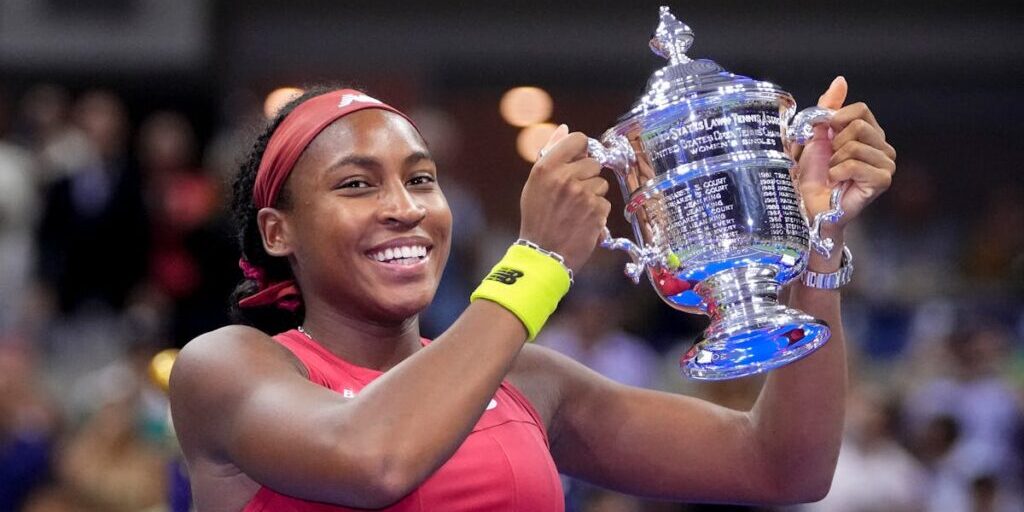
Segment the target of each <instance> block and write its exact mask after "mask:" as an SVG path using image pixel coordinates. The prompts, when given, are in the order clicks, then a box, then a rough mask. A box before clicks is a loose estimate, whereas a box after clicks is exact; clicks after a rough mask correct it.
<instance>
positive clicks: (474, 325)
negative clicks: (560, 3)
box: [170, 134, 610, 508]
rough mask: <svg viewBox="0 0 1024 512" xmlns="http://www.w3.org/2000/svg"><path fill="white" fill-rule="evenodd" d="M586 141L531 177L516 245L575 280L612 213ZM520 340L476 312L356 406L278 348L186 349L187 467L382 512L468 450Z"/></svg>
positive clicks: (482, 310)
mask: <svg viewBox="0 0 1024 512" xmlns="http://www.w3.org/2000/svg"><path fill="white" fill-rule="evenodd" d="M585 155H586V142H585V138H584V137H583V136H582V135H579V134H573V135H570V136H568V137H564V138H563V139H562V141H561V142H559V143H558V144H557V145H555V146H554V147H553V148H552V149H551V151H549V152H548V154H547V155H546V156H545V157H544V158H543V159H542V160H541V161H540V162H538V164H537V165H536V166H534V169H533V170H532V171H531V174H530V178H529V179H528V181H527V184H526V187H525V188H524V191H523V199H522V206H523V222H522V226H521V235H522V236H523V237H524V238H528V239H530V240H532V241H534V242H536V243H538V244H539V245H540V246H541V247H545V248H548V249H551V250H554V251H557V252H559V253H561V254H562V255H563V256H565V258H566V262H567V263H568V264H569V266H570V267H571V268H576V269H578V268H579V267H580V266H581V265H582V264H583V263H584V262H585V261H586V259H587V258H588V257H589V255H590V253H591V252H592V250H593V248H594V246H595V245H596V242H597V240H598V236H599V234H600V230H601V228H602V227H603V226H604V223H605V220H606V219H607V215H608V212H609V211H610V205H609V204H608V202H607V201H606V200H605V199H604V197H603V196H604V193H605V192H606V191H607V186H608V185H607V182H605V181H604V180H602V179H601V178H599V177H598V173H599V171H600V166H599V165H598V164H597V163H596V162H595V161H594V160H592V159H589V158H586V157H585ZM526 336H527V333H526V330H525V328H524V326H523V324H522V323H521V322H520V321H519V319H518V318H517V317H516V316H515V315H513V314H512V313H511V312H509V311H508V310H506V309H505V308H503V307H501V306H499V305H498V304H496V303H493V302H490V301H487V300H477V301H475V302H473V303H472V304H471V305H470V306H469V307H468V308H467V309H466V311H465V312H464V313H463V314H462V316H461V317H460V318H459V319H458V320H457V321H456V322H455V324H454V325H452V327H451V328H450V329H449V330H448V331H446V332H445V333H444V334H443V335H441V336H440V337H438V339H437V340H435V341H434V342H433V343H431V344H430V345H429V346H428V347H426V348H424V349H422V350H419V351H418V352H416V353H415V354H414V355H412V356H411V357H409V358H408V359H406V360H405V361H403V362H402V363H400V364H398V365H396V366H395V367H394V368H392V369H391V370H389V371H388V372H387V373H385V374H384V375H383V376H382V377H380V378H379V379H377V380H375V381H374V382H373V383H371V384H370V385H368V386H367V387H366V388H364V389H363V390H362V391H360V393H359V395H358V396H356V397H355V398H351V399H345V398H343V397H342V396H341V395H339V394H338V393H335V392H332V391H330V390H328V389H325V388H322V387H320V386H318V385H316V384H313V383H311V382H309V381H308V380H307V379H306V377H305V376H304V375H303V370H302V367H301V365H300V364H299V363H298V361H296V360H295V359H294V357H293V356H291V355H290V354H289V353H288V352H287V351H286V350H285V349H284V348H283V347H281V346H279V345H278V344H277V343H276V342H274V341H273V340H271V339H270V338H269V337H268V336H266V335H265V334H264V333H262V332H260V331H257V330H255V329H251V328H247V327H240V326H232V327H227V328H223V329H220V330H218V331H214V332H212V333H209V334H207V335H204V336H201V337H200V338H197V339H196V340H194V341H193V342H191V343H189V344H188V346H186V347H185V349H184V350H182V352H181V354H180V355H179V357H178V360H177V361H176V363H175V366H174V371H173V373H172V375H171V382H170V384H171V389H170V397H171V406H172V416H173V418H174V423H175V429H176V430H177V433H178V436H179V439H180V440H181V443H182V448H183V449H184V451H185V453H186V456H188V457H189V460H190V463H191V462H192V461H193V460H195V458H196V457H205V458H208V459H212V460H214V461H221V462H230V463H231V464H234V465H235V466H237V467H238V468H239V469H240V470H241V471H243V472H244V473H245V474H246V475H248V476H249V477H251V478H252V479H254V480H255V481H256V482H259V483H260V484H262V485H266V486H268V487H270V488H273V489H274V490H276V491H278V492H281V493H284V494H288V495H292V496H296V497H300V498H304V499H310V500H316V501H326V502H332V503H338V504H344V505H347V506H354V507H365V508H378V507H382V506H386V505H388V504H391V503H394V502H395V501H397V500H399V499H401V498H402V497H403V496H405V495H406V494H408V493H409V492H411V491H412V490H413V489H415V488H416V487H417V486H419V485H420V484H421V483H422V482H423V481H424V480H425V479H426V478H427V477H428V476H430V474H432V473H433V472H434V471H435V470H436V469H437V468H438V467H440V466H441V464H443V463H444V462H445V461H446V460H447V459H448V458H449V457H450V456H451V455H452V454H453V453H454V452H455V450H456V449H457V448H458V447H459V445H461V444H462V442H463V441H464V440H465V438H466V436H467V435H468V434H469V432H470V431H471V430H472V428H473V425H475V423H476V421H477V420H478V419H479V417H480V415H481V414H482V413H483V411H484V409H485V407H486V405H487V403H488V402H489V400H490V399H491V398H492V397H493V395H494V393H495V391H496V390H497V388H498V386H499V385H500V383H501V381H502V379H503V378H504V377H505V375H506V373H507V372H508V370H509V369H510V368H511V366H512V364H513V362H514V360H515V358H516V356H517V355H518V353H519V351H520V349H521V348H522V345H523V343H524V341H525V340H526Z"/></svg>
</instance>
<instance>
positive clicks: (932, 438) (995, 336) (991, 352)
mask: <svg viewBox="0 0 1024 512" xmlns="http://www.w3.org/2000/svg"><path fill="white" fill-rule="evenodd" d="M1008 342H1009V339H1008V333H1007V332H1006V331H1005V330H1003V329H1001V328H999V327H998V326H996V325H989V324H980V323H979V324H978V325H977V326H976V327H970V326H962V328H961V329H960V330H959V331H957V332H956V333H955V334H954V335H953V336H951V337H950V339H949V341H948V343H947V345H946V348H947V350H948V352H947V354H948V357H949V363H948V370H947V372H946V374H945V375H940V376H937V377H936V378H934V379H932V380H930V381H928V382H925V383H924V384H923V385H921V386H920V387H919V388H918V389H916V390H914V391H913V392H912V394H911V395H910V396H909V397H908V399H907V401H906V403H905V408H906V412H907V417H908V427H909V431H910V433H911V436H912V437H913V438H915V439H917V440H918V444H919V445H920V446H922V449H921V453H922V458H923V460H925V461H926V462H927V463H929V464H930V465H931V467H932V471H933V484H932V490H931V492H930V493H929V496H930V501H931V505H930V508H929V510H937V511H938V510H951V511H954V510H968V508H967V507H968V506H969V505H968V504H969V501H970V493H971V492H972V491H971V486H972V482H973V481H974V480H975V479H977V478H980V477H985V476H987V475H992V474H995V475H998V481H997V482H996V485H997V488H998V490H999V494H1000V497H999V500H998V501H1000V502H1004V501H1007V500H1009V502H1014V501H1016V502H1017V503H1024V501H1022V500H1024V498H1021V494H1020V487H1019V486H1020V482H1019V478H1018V475H1019V474H1020V471H1021V454H1020V453H1019V451H1018V450H1019V443H1018V436H1019V435H1020V433H1021V430H1020V429H1021V407H1020V404H1019V403H1018V402H1017V394H1016V392H1015V391H1014V389H1013V388H1012V386H1011V385H1010V383H1009V382H1008V381H1007V380H1006V379H1005V378H1004V377H1002V376H1001V375H1000V373H999V371H1000V370H1001V367H1000V363H1002V362H1005V361H1006V360H1007V358H1006V355H1007V349H1008V348H1009V347H1008ZM947 444H949V445H950V446H947ZM1005 510H1017V509H1005Z"/></svg>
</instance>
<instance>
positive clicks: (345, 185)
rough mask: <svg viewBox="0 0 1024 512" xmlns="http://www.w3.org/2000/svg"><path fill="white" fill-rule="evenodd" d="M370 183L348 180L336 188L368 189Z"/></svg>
mask: <svg viewBox="0 0 1024 512" xmlns="http://www.w3.org/2000/svg"><path fill="white" fill-rule="evenodd" d="M369 187H370V183H369V182H368V181H366V180H349V181H346V182H344V183H342V184H340V185H338V188H369Z"/></svg>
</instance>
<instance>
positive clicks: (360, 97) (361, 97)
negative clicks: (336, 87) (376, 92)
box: [338, 94, 381, 108]
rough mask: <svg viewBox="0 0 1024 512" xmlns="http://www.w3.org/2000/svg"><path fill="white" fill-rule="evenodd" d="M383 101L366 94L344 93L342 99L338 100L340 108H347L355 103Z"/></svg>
mask: <svg viewBox="0 0 1024 512" xmlns="http://www.w3.org/2000/svg"><path fill="white" fill-rule="evenodd" d="M356 102H359V103H378V104H379V103H381V101H380V100H378V99H377V98H371V97H369V96H367V95H365V94H343V95H342V96H341V101H339V102H338V108H345V107H347V106H349V105H351V104H353V103H356Z"/></svg>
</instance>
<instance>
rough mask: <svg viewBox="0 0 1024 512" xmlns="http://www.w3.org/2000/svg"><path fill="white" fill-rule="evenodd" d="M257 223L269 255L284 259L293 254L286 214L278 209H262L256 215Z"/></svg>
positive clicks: (264, 247)
mask: <svg viewBox="0 0 1024 512" xmlns="http://www.w3.org/2000/svg"><path fill="white" fill-rule="evenodd" d="M256 223H257V224H258V225H259V227H260V236H261V237H262V238H263V250H265V251H267V254H269V255H271V256H279V257H283V256H288V255H290V254H291V253H292V245H291V229H289V224H288V218H287V217H286V216H285V214H284V212H282V211H280V210H278V209H276V208H262V209H260V211H259V212H258V213H257V214H256Z"/></svg>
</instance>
